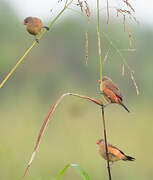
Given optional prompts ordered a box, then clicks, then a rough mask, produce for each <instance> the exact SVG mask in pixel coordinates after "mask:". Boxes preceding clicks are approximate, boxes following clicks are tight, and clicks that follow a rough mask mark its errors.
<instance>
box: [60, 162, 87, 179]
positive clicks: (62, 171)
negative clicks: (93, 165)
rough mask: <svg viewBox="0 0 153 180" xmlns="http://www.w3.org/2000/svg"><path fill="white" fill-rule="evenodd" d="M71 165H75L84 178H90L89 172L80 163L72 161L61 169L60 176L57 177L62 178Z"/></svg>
mask: <svg viewBox="0 0 153 180" xmlns="http://www.w3.org/2000/svg"><path fill="white" fill-rule="evenodd" d="M70 166H71V167H74V168H75V169H76V170H77V172H78V173H79V175H80V176H81V177H82V179H83V180H90V178H89V176H88V174H87V172H86V171H85V170H84V169H82V167H81V166H80V165H78V164H70V163H69V164H67V165H66V166H65V167H64V168H63V169H62V170H61V172H60V173H59V175H58V178H57V179H58V180H61V177H62V176H63V174H64V173H65V172H66V170H67V169H68V168H69V167H70Z"/></svg>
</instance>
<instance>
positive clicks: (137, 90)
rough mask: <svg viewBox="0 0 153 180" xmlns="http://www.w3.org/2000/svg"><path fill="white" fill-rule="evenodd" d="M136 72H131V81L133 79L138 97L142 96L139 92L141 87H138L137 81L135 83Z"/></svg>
mask: <svg viewBox="0 0 153 180" xmlns="http://www.w3.org/2000/svg"><path fill="white" fill-rule="evenodd" d="M133 74H134V72H131V79H132V81H133V84H134V86H135V89H136V93H137V95H139V94H140V92H139V87H138V86H137V83H136V81H135V79H134V75H133Z"/></svg>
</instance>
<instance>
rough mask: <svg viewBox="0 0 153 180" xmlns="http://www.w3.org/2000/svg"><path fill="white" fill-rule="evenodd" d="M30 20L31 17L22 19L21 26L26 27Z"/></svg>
mask: <svg viewBox="0 0 153 180" xmlns="http://www.w3.org/2000/svg"><path fill="white" fill-rule="evenodd" d="M31 20H32V17H27V18H25V19H24V21H23V24H24V25H27V23H29V22H30V21H31Z"/></svg>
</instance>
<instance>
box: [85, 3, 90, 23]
mask: <svg viewBox="0 0 153 180" xmlns="http://www.w3.org/2000/svg"><path fill="white" fill-rule="evenodd" d="M85 4H86V15H87V17H88V21H90V15H91V10H90V7H89V4H88V3H87V1H85Z"/></svg>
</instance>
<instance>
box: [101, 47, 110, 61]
mask: <svg viewBox="0 0 153 180" xmlns="http://www.w3.org/2000/svg"><path fill="white" fill-rule="evenodd" d="M109 51H110V47H109V49H108V51H107V53H106V55H105V57H104V60H103V62H102V63H103V64H105V63H106V61H107V58H108V54H109Z"/></svg>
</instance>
